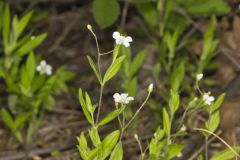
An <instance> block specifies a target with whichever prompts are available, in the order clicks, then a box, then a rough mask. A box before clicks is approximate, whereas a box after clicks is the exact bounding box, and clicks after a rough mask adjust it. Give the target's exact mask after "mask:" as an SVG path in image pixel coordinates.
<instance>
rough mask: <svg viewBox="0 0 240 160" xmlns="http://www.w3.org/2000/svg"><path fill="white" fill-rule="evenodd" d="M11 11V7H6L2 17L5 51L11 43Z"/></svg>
mask: <svg viewBox="0 0 240 160" xmlns="http://www.w3.org/2000/svg"><path fill="white" fill-rule="evenodd" d="M10 18H11V17H10V9H9V5H6V6H5V7H4V12H3V17H2V25H3V26H2V29H3V30H2V33H3V41H4V46H5V49H6V47H7V46H8V42H9V31H10Z"/></svg>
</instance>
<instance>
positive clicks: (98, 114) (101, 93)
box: [95, 84, 104, 124]
mask: <svg viewBox="0 0 240 160" xmlns="http://www.w3.org/2000/svg"><path fill="white" fill-rule="evenodd" d="M103 88H104V84H103V85H101V88H100V95H99V102H98V111H97V118H96V123H95V124H97V123H98V119H99V116H100V111H101V105H102V95H103Z"/></svg>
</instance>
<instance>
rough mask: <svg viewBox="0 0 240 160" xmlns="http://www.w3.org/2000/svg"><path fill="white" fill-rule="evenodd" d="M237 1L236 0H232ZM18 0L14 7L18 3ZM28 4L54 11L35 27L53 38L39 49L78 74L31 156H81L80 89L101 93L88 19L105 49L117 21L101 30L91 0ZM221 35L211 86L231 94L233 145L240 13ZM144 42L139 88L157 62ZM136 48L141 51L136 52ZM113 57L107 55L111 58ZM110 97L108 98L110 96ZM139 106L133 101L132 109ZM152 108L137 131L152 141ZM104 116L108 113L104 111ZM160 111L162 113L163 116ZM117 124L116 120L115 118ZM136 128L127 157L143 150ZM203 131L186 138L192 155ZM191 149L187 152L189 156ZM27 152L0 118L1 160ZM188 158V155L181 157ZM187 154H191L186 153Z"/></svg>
mask: <svg viewBox="0 0 240 160" xmlns="http://www.w3.org/2000/svg"><path fill="white" fill-rule="evenodd" d="M231 3H232V5H235V4H237V2H235V1H232V2H231ZM15 5H17V4H15V2H13V3H12V6H15ZM27 6H28V7H27V8H26V9H25V12H26V11H27V10H30V9H32V8H39V9H40V10H42V11H45V12H48V14H49V16H48V17H47V18H46V19H45V20H44V21H41V22H38V23H37V25H36V29H37V30H38V31H39V32H47V33H48V37H47V39H46V40H45V42H44V43H43V44H42V45H41V46H40V47H39V48H38V51H37V53H39V54H42V56H43V57H44V58H45V59H46V60H47V61H48V62H49V63H50V64H52V65H53V68H54V67H58V66H60V65H62V64H66V65H67V68H68V69H69V70H71V71H73V72H75V73H76V76H75V78H74V80H72V82H71V83H69V86H70V90H71V92H72V94H64V95H61V96H58V97H57V101H56V102H57V104H56V108H55V109H54V110H53V111H51V112H48V113H47V115H46V118H45V120H44V122H43V124H42V127H41V128H40V130H39V132H38V135H37V136H36V141H35V145H34V146H33V149H32V151H31V156H32V159H34V160H38V159H44V160H54V159H56V160H68V159H79V155H78V151H77V149H76V145H77V142H76V136H78V135H79V134H80V132H81V131H84V130H87V129H88V127H89V125H88V123H87V121H86V120H85V117H84V115H83V113H82V111H81V107H80V104H79V102H78V97H77V96H76V94H75V93H77V90H78V88H80V87H81V88H83V90H87V91H88V92H89V93H90V94H91V95H92V97H94V98H95V99H93V101H96V100H97V98H98V93H99V88H100V86H99V85H98V83H97V81H96V79H95V77H94V75H93V74H92V70H91V68H90V66H89V64H88V63H87V59H86V55H87V54H89V55H91V56H93V57H94V56H96V46H95V43H94V39H93V37H92V35H91V34H90V33H89V31H88V30H87V29H86V25H87V24H92V26H94V29H95V31H96V33H97V36H98V39H99V44H100V46H101V48H102V50H104V51H108V50H111V48H112V46H113V44H114V41H113V40H112V33H113V31H115V29H116V27H117V26H112V27H110V28H108V29H106V30H101V29H99V28H98V27H97V25H96V23H95V22H94V20H93V17H92V13H91V3H90V1H84V0H79V1H78V0H53V1H52V2H49V1H47V0H46V1H44V0H42V1H41V0H40V1H36V2H34V1H33V2H30V3H28V5H27ZM128 16H129V17H128V20H127V23H126V25H125V31H126V33H129V35H131V33H134V30H135V29H136V27H138V23H139V22H138V20H137V18H136V17H135V13H134V12H130V13H129V15H128ZM207 22H208V20H207V19H204V18H199V19H194V20H193V23H195V25H194V26H197V27H196V29H197V30H199V31H202V32H204V29H205V28H206V24H207ZM216 36H217V37H218V39H219V41H220V46H219V49H218V53H219V54H218V56H217V60H218V62H219V63H220V65H219V68H218V69H217V71H216V72H215V73H213V74H211V78H212V79H214V81H215V82H216V85H215V86H216V87H214V88H211V90H212V91H213V93H215V94H217V93H220V92H227V95H228V96H227V98H226V100H225V102H224V104H223V106H222V113H224V114H221V115H222V118H221V119H222V121H221V133H219V134H221V135H222V137H224V139H225V140H226V141H227V142H228V143H230V144H235V145H236V144H239V143H240V136H239V135H240V116H239V114H240V106H239V105H240V75H239V72H240V16H239V15H237V14H234V13H233V14H232V15H229V16H227V17H220V18H219V21H218V27H217V31H216ZM142 44H144V45H145V46H146V47H147V48H149V50H150V52H151V53H150V54H149V55H151V56H150V57H148V58H147V60H146V61H145V62H144V64H143V67H142V70H143V72H141V73H139V77H142V80H141V81H140V88H143V87H145V86H146V84H149V82H151V79H149V78H147V75H148V74H147V72H149V70H150V69H149V67H148V66H149V65H152V63H153V59H154V54H155V50H154V47H153V46H152V44H151V42H150V41H149V40H148V39H147V38H146V37H135V38H134V45H133V48H132V50H134V51H139V50H140V49H141V48H140V47H142ZM201 45H202V44H201V41H199V42H198V43H196V44H195V45H194V46H193V49H194V50H195V51H196V52H198V53H200V50H201V49H200V48H201ZM134 53H136V52H134ZM107 62H108V60H107V59H106V63H107ZM113 89H114V84H111V82H110V84H108V86H107V87H106V90H105V92H104V95H103V98H104V99H106V100H105V101H104V103H103V112H102V113H108V112H109V111H110V110H111V109H112V107H109V106H112V104H113V102H112V99H111V98H109V97H112V95H113V94H114V90H113ZM142 95H143V94H140V96H139V97H138V98H137V101H138V103H140V102H141V99H143V96H142ZM107 99H109V101H108V100H107ZM134 109H136V108H134V106H133V110H134ZM151 112H152V111H151V110H150V109H149V107H145V108H144V109H143V111H142V112H141V113H140V115H139V117H141V118H138V119H137V122H136V123H137V125H136V128H135V129H134V132H137V133H138V134H139V136H140V138H141V139H142V140H143V141H144V140H145V141H144V142H146V143H147V141H146V139H148V138H149V137H151V136H152V133H153V131H154V130H152V129H153V127H152V124H154V116H152V113H151ZM102 116H103V115H102ZM159 116H160V115H159ZM116 124H117V123H116ZM115 126H116V125H113V124H110V125H108V126H106V127H105V128H101V132H102V133H103V134H104V133H106V130H111V129H112V128H114V127H115ZM133 134H134V133H133V130H131V129H130V130H129V131H128V132H127V133H126V134H125V135H124V138H123V140H124V148H125V149H126V153H124V154H125V155H127V156H126V159H128V160H134V159H138V157H137V155H139V149H138V145H137V143H136V142H135V140H134V138H133V136H131V135H133ZM199 138H200V137H199V136H196V134H195V133H194V132H193V133H192V135H191V136H189V137H186V138H185V142H186V143H185V145H186V146H189V148H196V150H194V151H190V152H192V153H191V154H190V153H189V151H187V150H186V151H185V152H186V155H185V156H188V157H189V154H190V155H194V153H196V152H198V151H200V152H201V151H202V150H203V146H199V145H198V144H193V142H192V141H198V140H200V141H202V139H199ZM211 140H212V141H216V143H212V145H211V149H212V150H213V152H214V150H219V149H221V148H222V147H223V146H222V145H221V144H220V143H219V142H218V141H217V140H216V139H211ZM187 154H188V155H187ZM23 157H24V152H23V150H22V149H21V147H20V146H19V145H18V143H17V142H16V140H15V139H14V138H13V137H12V136H11V134H10V131H9V130H8V129H7V128H5V127H4V125H3V124H2V123H1V122H0V159H1V160H17V159H22V158H23ZM180 159H184V157H182V158H179V160H180ZM185 159H186V158H185Z"/></svg>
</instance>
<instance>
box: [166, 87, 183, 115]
mask: <svg viewBox="0 0 240 160" xmlns="http://www.w3.org/2000/svg"><path fill="white" fill-rule="evenodd" d="M179 103H180V102H179V94H178V93H177V92H175V91H173V90H171V98H170V100H169V107H170V109H171V113H172V115H173V114H174V113H175V112H176V111H177V110H178V108H179Z"/></svg>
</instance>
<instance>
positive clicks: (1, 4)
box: [0, 2, 3, 31]
mask: <svg viewBox="0 0 240 160" xmlns="http://www.w3.org/2000/svg"><path fill="white" fill-rule="evenodd" d="M2 15H3V3H2V2H0V31H1V30H2V23H3V22H2V21H1V19H3V18H2Z"/></svg>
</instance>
